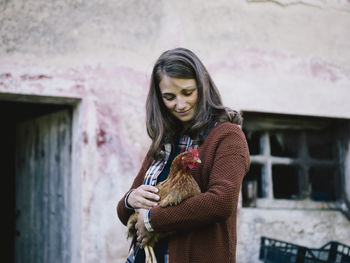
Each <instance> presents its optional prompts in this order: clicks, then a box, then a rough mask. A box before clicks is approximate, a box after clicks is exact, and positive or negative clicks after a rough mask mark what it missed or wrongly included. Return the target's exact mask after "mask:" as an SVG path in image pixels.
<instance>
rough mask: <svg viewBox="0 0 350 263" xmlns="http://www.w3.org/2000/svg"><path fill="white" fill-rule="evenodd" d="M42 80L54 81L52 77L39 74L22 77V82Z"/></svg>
mask: <svg viewBox="0 0 350 263" xmlns="http://www.w3.org/2000/svg"><path fill="white" fill-rule="evenodd" d="M42 79H52V77H50V76H47V75H44V74H39V75H28V74H24V75H21V80H42Z"/></svg>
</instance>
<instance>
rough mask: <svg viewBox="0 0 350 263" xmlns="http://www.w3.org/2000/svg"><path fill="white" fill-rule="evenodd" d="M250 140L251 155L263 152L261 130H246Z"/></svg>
mask: <svg viewBox="0 0 350 263" xmlns="http://www.w3.org/2000/svg"><path fill="white" fill-rule="evenodd" d="M244 132H245V134H246V137H247V141H248V147H249V152H250V154H251V155H258V154H260V153H261V149H260V147H261V146H260V138H261V132H246V131H244Z"/></svg>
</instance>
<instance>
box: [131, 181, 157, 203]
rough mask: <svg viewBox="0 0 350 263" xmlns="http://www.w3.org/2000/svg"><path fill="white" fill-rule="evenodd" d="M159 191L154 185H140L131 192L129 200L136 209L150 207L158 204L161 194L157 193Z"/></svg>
mask: <svg viewBox="0 0 350 263" xmlns="http://www.w3.org/2000/svg"><path fill="white" fill-rule="evenodd" d="M157 192H158V189H157V188H156V187H154V186H151V185H140V186H139V187H138V188H136V189H135V190H133V191H132V192H131V193H130V194H129V197H128V200H127V202H128V204H129V205H131V206H132V207H133V208H135V209H138V208H145V209H149V208H151V207H153V206H156V205H157V204H158V203H157V201H158V200H159V195H157V194H156V193H157Z"/></svg>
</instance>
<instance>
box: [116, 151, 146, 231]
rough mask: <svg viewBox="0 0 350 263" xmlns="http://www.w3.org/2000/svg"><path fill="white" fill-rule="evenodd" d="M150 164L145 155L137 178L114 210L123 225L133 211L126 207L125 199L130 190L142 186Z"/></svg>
mask: <svg viewBox="0 0 350 263" xmlns="http://www.w3.org/2000/svg"><path fill="white" fill-rule="evenodd" d="M151 162H152V159H151V158H150V157H149V155H148V154H147V156H146V158H145V159H144V161H143V163H142V166H141V169H140V171H139V172H138V174H137V176H136V177H135V179H134V182H133V183H132V185H131V187H130V189H129V191H127V192H126V194H125V195H124V196H123V197H122V198H121V199H120V201H119V203H118V205H117V208H116V210H117V214H118V217H119V220H120V221H121V222H122V223H123V224H124V225H126V224H127V222H128V220H129V217H130V216H131V215H132V214H133V213H134V210H133V209H130V208H128V207H127V206H126V203H125V198H126V197H127V196H128V195H129V194H130V192H131V191H132V190H134V189H136V188H137V187H139V186H140V185H142V184H143V180H144V176H145V173H146V171H147V169H148V167H149V166H150V164H151Z"/></svg>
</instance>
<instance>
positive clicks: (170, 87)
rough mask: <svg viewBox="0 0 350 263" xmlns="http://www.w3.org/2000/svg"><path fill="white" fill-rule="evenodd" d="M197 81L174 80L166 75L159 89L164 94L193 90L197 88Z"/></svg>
mask: <svg viewBox="0 0 350 263" xmlns="http://www.w3.org/2000/svg"><path fill="white" fill-rule="evenodd" d="M196 87H197V86H196V80H195V79H179V78H172V77H169V76H167V75H164V76H163V77H162V79H161V81H160V82H159V88H160V90H161V92H162V93H164V92H170V91H177V90H182V89H192V88H196Z"/></svg>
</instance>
